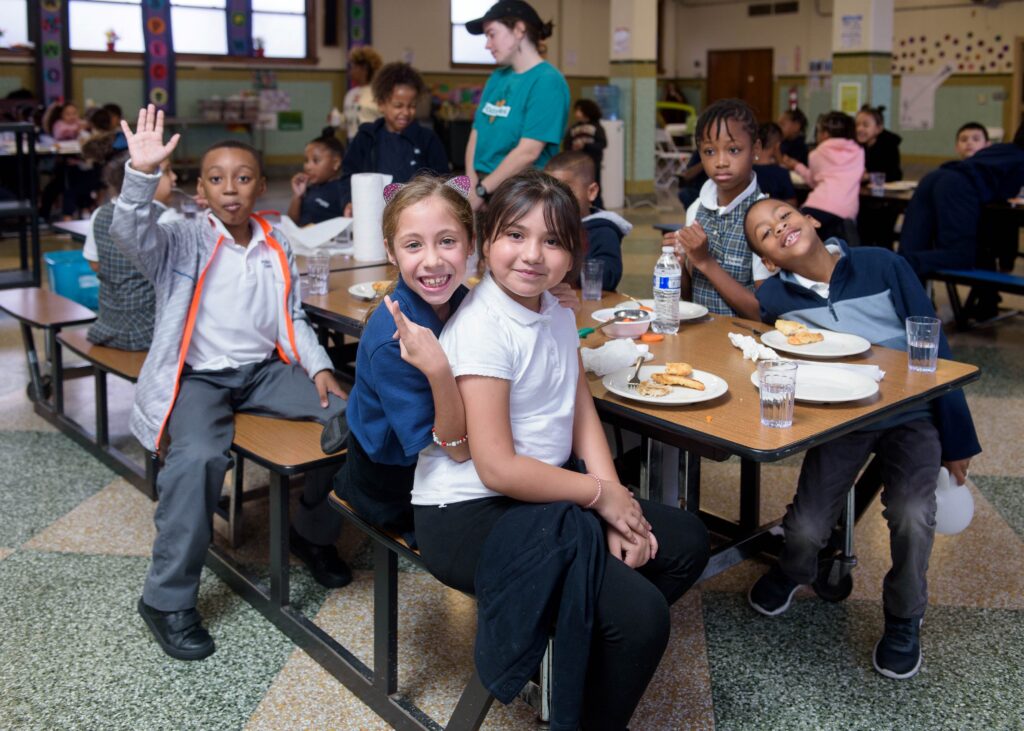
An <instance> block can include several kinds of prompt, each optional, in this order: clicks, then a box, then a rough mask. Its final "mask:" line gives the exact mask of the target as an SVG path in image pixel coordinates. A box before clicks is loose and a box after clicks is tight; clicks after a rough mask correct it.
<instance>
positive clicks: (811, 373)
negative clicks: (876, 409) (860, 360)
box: [750, 363, 878, 404]
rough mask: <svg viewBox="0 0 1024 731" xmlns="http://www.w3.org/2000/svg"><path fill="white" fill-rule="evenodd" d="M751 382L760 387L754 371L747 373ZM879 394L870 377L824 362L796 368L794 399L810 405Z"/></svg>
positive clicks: (856, 399)
mask: <svg viewBox="0 0 1024 731" xmlns="http://www.w3.org/2000/svg"><path fill="white" fill-rule="evenodd" d="M750 382H751V383H753V384H754V386H755V387H757V388H759V389H760V388H761V380H760V379H759V378H758V377H757V371H754V372H753V373H751V374H750ZM876 393H878V384H877V383H876V382H875V380H874V379H873V378H869V377H868V376H865V375H864V374H862V373H854V372H852V371H849V370H846V369H844V368H829V367H828V366H826V365H820V366H817V365H806V364H804V363H801V364H799V365H798V366H797V369H796V400H797V401H805V402H808V403H812V404H838V403H841V402H843V401H859V400H860V399H862V398H868V397H869V396H874V395H875V394H876Z"/></svg>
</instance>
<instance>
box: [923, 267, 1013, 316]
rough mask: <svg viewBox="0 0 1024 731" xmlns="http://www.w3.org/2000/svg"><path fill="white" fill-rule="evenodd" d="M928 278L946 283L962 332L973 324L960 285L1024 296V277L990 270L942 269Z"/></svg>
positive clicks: (950, 302)
mask: <svg viewBox="0 0 1024 731" xmlns="http://www.w3.org/2000/svg"><path fill="white" fill-rule="evenodd" d="M928 278H929V279H934V280H936V281H939V282H945V283H946V292H947V294H948V295H949V304H950V306H951V307H952V308H953V317H954V318H955V319H956V326H957V327H958V328H959V329H961V330H968V329H970V327H971V323H970V318H969V316H968V313H967V312H966V310H965V308H964V306H963V303H962V302H961V301H960V293H959V292H957V290H956V286H957V285H958V284H962V285H965V286H969V287H987V288H990V289H995V290H997V291H999V292H1005V293H1007V294H1019V295H1024V277H1018V276H1016V275H1014V274H1009V273H1004V272H994V271H991V270H988V269H940V270H939V271H936V272H932V273H931V274H929V275H928ZM1010 314H1015V313H1010Z"/></svg>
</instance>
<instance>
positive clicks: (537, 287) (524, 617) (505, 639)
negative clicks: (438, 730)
mask: <svg viewBox="0 0 1024 731" xmlns="http://www.w3.org/2000/svg"><path fill="white" fill-rule="evenodd" d="M481 234H482V235H481V238H482V240H483V247H482V253H483V256H484V258H485V259H486V261H487V263H488V273H487V274H486V275H485V276H484V278H483V280H482V281H481V282H480V283H479V284H478V285H476V287H475V288H474V289H473V291H472V292H470V294H469V295H467V297H466V299H465V301H463V303H462V305H461V306H460V307H459V309H458V310H457V311H456V312H455V314H454V315H453V316H452V317H451V318H450V319H449V320H448V322H447V323H446V324H445V328H444V330H443V332H442V334H441V345H442V347H443V348H444V351H443V352H441V353H437V354H436V355H435V357H436V359H437V361H438V367H441V368H447V367H449V363H450V367H451V369H452V372H453V373H454V375H455V379H456V384H457V386H458V390H459V394H460V396H461V399H462V403H463V404H464V405H465V410H466V431H465V432H464V433H462V434H459V433H456V434H438V435H437V442H438V443H436V444H434V445H432V446H428V447H427V449H426V450H424V451H423V452H421V453H420V456H419V462H418V463H417V466H416V477H415V485H414V488H413V493H412V502H413V506H414V507H413V510H414V513H415V522H416V538H417V540H418V542H419V546H420V550H421V554H422V556H423V560H424V562H425V563H426V565H427V568H429V569H430V571H431V573H433V574H434V576H436V577H437V578H438V579H439V580H440V581H442V582H444V583H445V584H447V585H448V586H451V587H453V588H455V589H457V590H459V591H463V592H468V593H472V594H474V595H475V596H476V597H477V602H478V604H477V606H478V616H479V617H480V622H479V626H478V634H477V643H476V665H477V670H478V673H479V676H480V678H481V680H482V682H483V683H484V685H485V686H486V687H488V689H489V690H490V691H491V692H492V693H494V694H495V695H496V697H498V698H499V700H501V701H502V702H504V703H508V702H509V701H510V700H511V699H512V698H513V697H514V696H515V695H516V693H518V692H519V690H520V689H521V688H522V687H523V685H525V683H526V682H527V681H528V680H529V679H530V677H531V676H532V675H533V674H534V673H535V672H536V671H537V668H538V666H539V663H540V660H541V656H542V655H543V653H544V649H545V647H546V646H547V644H548V638H549V635H550V633H551V631H552V628H554V640H553V641H554V649H553V652H552V658H553V662H554V671H553V674H554V677H555V678H556V681H555V683H556V691H555V695H554V705H553V708H552V711H551V725H552V728H565V729H570V728H571V729H576V728H584V729H589V728H607V729H624V728H626V727H627V726H628V724H629V719H630V716H631V715H632V714H633V711H634V709H635V708H636V706H637V704H638V703H639V702H640V699H641V697H642V696H643V693H644V690H645V689H646V687H647V684H648V683H649V682H650V680H651V677H652V676H653V675H654V671H655V670H656V669H657V667H658V663H659V661H660V659H661V656H662V653H663V652H664V650H665V647H666V645H667V642H668V636H669V630H670V620H669V606H670V605H671V604H672V603H673V602H675V601H676V600H678V599H679V598H680V597H681V596H682V595H683V594H684V593H685V592H686V591H687V590H688V589H689V588H690V587H691V586H692V585H693V583H694V582H695V581H696V580H697V578H698V577H699V576H700V574H701V571H702V570H703V568H704V566H705V564H706V563H707V560H708V535H707V530H706V529H705V528H704V526H703V524H702V523H701V521H700V519H699V518H698V517H697V516H696V515H695V514H693V513H689V512H686V511H683V510H679V509H678V508H675V507H670V506H667V505H660V504H657V503H653V502H647V501H639V502H638V501H636V500H635V499H634V498H633V497H632V495H631V494H630V492H629V490H628V489H627V488H626V487H625V486H623V485H622V484H621V483H620V481H619V479H618V476H617V474H616V471H615V466H614V464H613V462H612V457H611V453H610V451H609V448H608V442H607V441H606V439H605V435H604V431H603V429H602V427H601V423H600V420H599V419H598V416H597V411H596V409H595V407H594V400H593V398H592V396H591V393H590V387H589V386H588V385H587V379H586V377H585V374H584V372H583V367H582V365H581V363H580V356H579V352H578V349H579V336H578V335H577V332H576V322H575V318H574V317H573V315H572V313H570V312H568V311H566V310H564V309H562V308H561V307H560V306H559V304H558V302H557V301H556V299H555V298H554V297H552V296H551V295H550V294H549V293H548V292H547V290H549V289H550V288H551V287H553V286H555V285H557V284H558V283H559V282H561V281H563V279H565V278H566V276H567V275H570V276H571V273H572V272H573V270H575V269H578V268H579V266H580V265H581V264H582V261H583V241H582V231H581V228H580V219H579V207H578V203H577V202H576V201H575V200H574V199H573V196H572V193H571V192H570V191H569V190H568V189H567V188H566V187H565V186H564V185H563V184H562V183H560V182H559V181H557V180H555V179H554V178H552V177H551V176H549V175H547V174H545V173H543V172H540V171H539V170H527V171H524V172H522V173H520V174H518V175H516V176H515V177H512V178H509V179H508V180H505V181H504V182H503V183H501V185H499V186H498V188H497V189H496V190H495V191H494V192H493V194H492V195H491V199H490V201H489V202H488V206H487V211H486V217H485V219H484V224H483V230H482V232H481ZM454 443H465V446H468V447H469V453H470V456H471V459H469V460H467V461H463V462H456V461H454V460H452V458H451V457H450V456H449V453H448V451H447V449H446V448H445V447H446V446H447V447H451V446H454ZM584 473H585V474H584ZM641 618H642V619H641Z"/></svg>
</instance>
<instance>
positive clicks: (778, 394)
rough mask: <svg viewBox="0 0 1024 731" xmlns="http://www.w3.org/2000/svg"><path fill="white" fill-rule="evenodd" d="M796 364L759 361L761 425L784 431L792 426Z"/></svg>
mask: <svg viewBox="0 0 1024 731" xmlns="http://www.w3.org/2000/svg"><path fill="white" fill-rule="evenodd" d="M796 371H797V364H796V363H794V362H793V361H791V360H761V361H758V363H757V376H758V380H759V381H760V383H761V387H760V391H761V423H762V424H764V425H765V426H770V427H774V428H779V429H784V428H787V427H791V426H793V404H794V403H795V402H796Z"/></svg>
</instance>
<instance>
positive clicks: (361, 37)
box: [345, 0, 373, 50]
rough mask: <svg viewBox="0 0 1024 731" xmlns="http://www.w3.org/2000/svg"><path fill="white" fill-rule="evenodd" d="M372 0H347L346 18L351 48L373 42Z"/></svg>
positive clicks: (349, 46)
mask: <svg viewBox="0 0 1024 731" xmlns="http://www.w3.org/2000/svg"><path fill="white" fill-rule="evenodd" d="M370 3H371V0H345V19H346V23H345V25H346V28H347V31H346V32H347V35H348V39H347V40H348V48H349V50H351V49H353V48H355V47H356V46H369V45H371V44H372V43H373V32H372V28H373V19H372V17H371V14H370Z"/></svg>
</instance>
